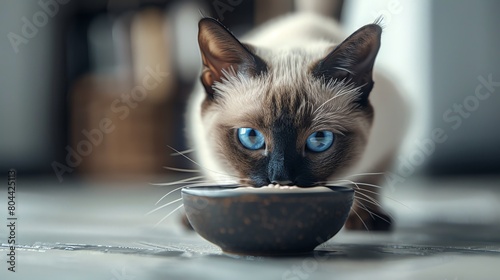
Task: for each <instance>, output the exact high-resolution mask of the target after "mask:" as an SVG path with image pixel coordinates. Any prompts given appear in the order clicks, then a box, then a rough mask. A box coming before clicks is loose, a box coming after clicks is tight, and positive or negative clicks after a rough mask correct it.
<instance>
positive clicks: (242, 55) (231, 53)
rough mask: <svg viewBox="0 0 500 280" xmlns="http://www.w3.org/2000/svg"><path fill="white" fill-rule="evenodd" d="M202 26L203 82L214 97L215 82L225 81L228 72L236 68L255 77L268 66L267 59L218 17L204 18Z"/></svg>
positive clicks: (200, 39) (200, 32)
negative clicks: (227, 27)
mask: <svg viewBox="0 0 500 280" xmlns="http://www.w3.org/2000/svg"><path fill="white" fill-rule="evenodd" d="M198 27H199V32H198V44H199V46H200V51H201V58H202V61H203V71H202V74H201V82H202V83H203V86H204V87H205V91H206V92H207V94H209V96H211V97H213V91H214V90H213V88H212V86H213V84H214V83H215V82H221V80H222V77H223V76H224V72H231V71H233V70H234V71H235V72H240V73H243V74H244V75H249V76H254V75H259V74H260V73H261V72H263V71H265V70H266V69H267V66H266V64H265V62H264V61H263V60H262V59H261V58H260V57H258V56H257V55H255V54H253V53H252V52H251V50H250V48H249V46H245V45H243V44H242V43H241V42H240V41H238V39H236V37H234V35H233V34H232V33H231V32H230V31H229V30H227V29H226V28H225V27H224V26H223V25H222V24H221V23H219V22H218V21H217V20H215V19H212V18H203V19H201V20H200V22H199V24H198Z"/></svg>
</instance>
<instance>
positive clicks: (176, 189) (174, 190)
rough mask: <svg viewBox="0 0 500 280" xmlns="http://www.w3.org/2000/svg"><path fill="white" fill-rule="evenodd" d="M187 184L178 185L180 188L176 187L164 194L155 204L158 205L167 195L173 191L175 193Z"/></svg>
mask: <svg viewBox="0 0 500 280" xmlns="http://www.w3.org/2000/svg"><path fill="white" fill-rule="evenodd" d="M184 187H185V186H182V187H178V188H175V189H173V190H171V191H169V192H168V193H167V194H166V195H164V196H162V197H161V198H160V199H158V201H157V202H156V203H155V205H158V203H160V201H162V200H163V199H164V198H165V197H167V196H169V195H170V194H171V193H174V192H176V191H178V190H180V189H182V188H184Z"/></svg>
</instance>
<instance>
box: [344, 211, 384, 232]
mask: <svg viewBox="0 0 500 280" xmlns="http://www.w3.org/2000/svg"><path fill="white" fill-rule="evenodd" d="M354 210H356V212H354V211H351V213H350V214H349V217H348V218H347V222H346V224H345V227H346V228H347V229H348V230H368V231H389V230H391V228H392V219H391V217H390V216H389V214H387V213H386V212H385V211H384V210H382V209H380V208H379V209H376V210H371V209H370V212H371V214H370V212H368V211H366V210H365V209H362V208H359V207H356V208H355V209H354Z"/></svg>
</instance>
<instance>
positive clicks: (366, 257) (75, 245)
mask: <svg viewBox="0 0 500 280" xmlns="http://www.w3.org/2000/svg"><path fill="white" fill-rule="evenodd" d="M18 185H19V188H18V193H17V206H18V213H17V217H18V221H17V232H16V238H17V243H18V246H17V248H16V251H15V252H16V272H15V273H12V272H10V271H8V270H7V267H8V264H7V263H6V261H5V260H6V254H7V253H8V252H9V250H8V248H7V244H5V243H6V239H4V236H6V235H7V233H6V231H5V230H4V228H5V226H2V231H1V234H2V239H1V242H2V243H3V244H2V247H0V255H1V256H2V258H1V259H2V261H1V264H0V279H2V280H3V279H50V280H56V279H106V280H109V279H113V280H132V279H136V280H142V279H441V280H444V279H448V280H450V279H457V280H458V279H460V280H462V279H500V179H499V178H490V179H481V180H479V179H468V180H466V179H457V180H440V181H430V180H411V181H408V182H405V183H402V184H401V185H400V186H398V187H395V188H387V189H386V190H385V192H384V194H385V203H386V205H387V206H388V208H389V209H391V212H392V213H393V215H394V217H395V219H396V220H397V224H396V229H395V230H394V232H392V233H384V234H380V233H370V232H368V233H360V232H349V231H341V232H340V233H339V234H338V235H337V236H335V237H334V238H333V239H331V240H330V241H329V242H327V243H326V244H323V245H322V246H320V247H319V248H318V249H317V250H316V251H315V253H313V254H309V255H301V256H295V257H281V258H268V257H236V256H229V255H225V254H223V253H221V251H220V250H219V249H218V248H217V247H215V246H214V245H211V244H210V243H208V242H207V241H205V240H203V239H202V238H200V237H199V236H198V235H197V234H196V233H194V232H188V231H185V230H183V229H182V227H181V226H180V224H179V216H178V215H172V216H170V217H169V218H168V219H167V220H165V221H164V222H163V223H161V224H160V225H159V226H157V227H154V225H155V223H156V222H158V221H159V220H160V219H161V218H162V217H163V216H164V215H166V214H168V213H169V212H170V211H171V210H173V209H174V208H176V206H178V205H179V204H178V203H180V202H178V203H174V204H173V205H171V206H170V208H169V207H167V208H165V209H162V210H160V211H158V212H155V213H153V214H151V215H145V213H147V212H149V211H150V210H152V209H154V203H155V202H156V201H157V200H158V198H159V197H161V196H162V195H163V194H165V193H166V192H167V191H168V189H167V188H164V187H163V188H162V187H158V186H151V185H148V184H129V185H127V186H124V185H117V184H115V185H114V186H110V185H109V184H89V183H86V184H83V183H65V185H64V188H61V186H60V185H59V186H58V187H59V188H57V189H56V188H54V186H53V185H52V184H51V183H48V182H46V181H44V180H40V181H35V180H33V181H23V182H18ZM3 197H4V195H3V194H2V201H4V202H2V203H4V204H5V205H6V202H5V200H4V199H3ZM178 197H180V194H179V193H174V194H173V195H172V198H168V201H172V200H174V199H175V198H178ZM3 208H4V207H2V209H3ZM0 217H1V219H2V223H3V222H6V221H7V220H6V219H7V218H6V211H3V210H2V211H1V216H0Z"/></svg>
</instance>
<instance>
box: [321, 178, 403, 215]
mask: <svg viewBox="0 0 500 280" xmlns="http://www.w3.org/2000/svg"><path fill="white" fill-rule="evenodd" d="M339 181H343V182H349V183H350V184H353V185H355V186H356V188H357V189H359V190H360V191H362V192H367V193H372V194H375V195H379V196H381V197H384V198H387V199H389V200H391V201H393V202H396V203H398V204H400V205H402V206H404V207H406V208H407V209H410V210H411V207H409V206H408V205H406V204H404V203H402V202H401V201H398V200H396V199H394V198H392V197H390V196H387V195H383V194H379V193H378V192H376V191H371V190H367V189H364V188H361V187H360V186H359V185H361V186H369V187H377V188H380V189H381V188H382V187H381V186H377V185H373V184H366V183H362V182H354V181H351V180H347V179H342V180H337V181H327V182H326V183H331V184H335V182H339Z"/></svg>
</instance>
